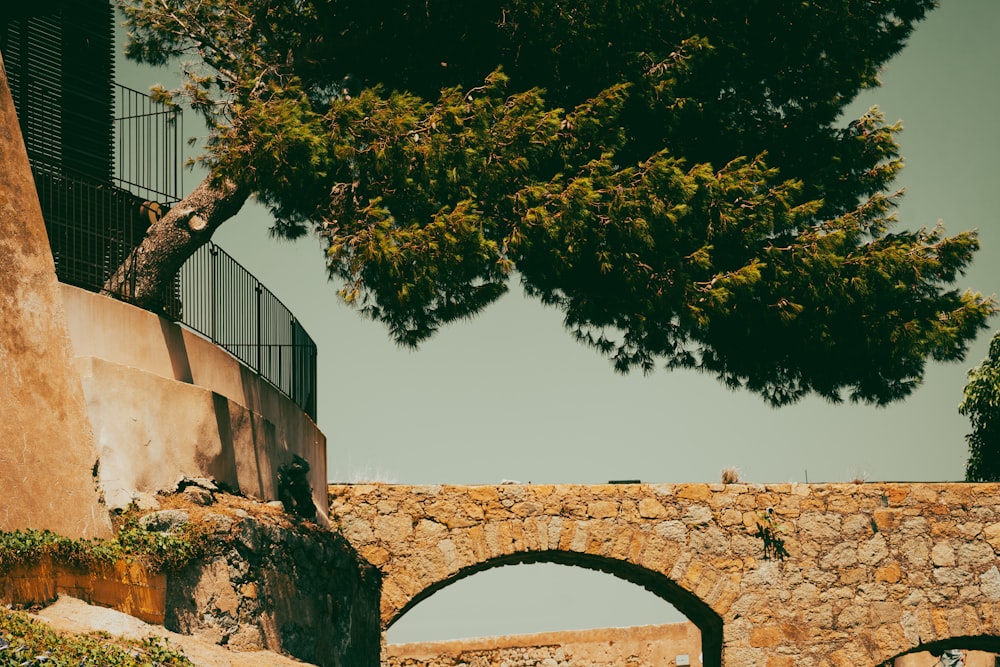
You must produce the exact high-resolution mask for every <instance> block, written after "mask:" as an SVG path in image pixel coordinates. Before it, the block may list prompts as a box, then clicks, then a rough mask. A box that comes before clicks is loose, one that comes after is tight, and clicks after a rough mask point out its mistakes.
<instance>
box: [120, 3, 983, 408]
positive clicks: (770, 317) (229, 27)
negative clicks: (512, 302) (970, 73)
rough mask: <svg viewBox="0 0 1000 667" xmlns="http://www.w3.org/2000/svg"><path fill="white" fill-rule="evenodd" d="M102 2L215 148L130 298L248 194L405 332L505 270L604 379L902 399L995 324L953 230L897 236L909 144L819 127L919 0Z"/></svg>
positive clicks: (863, 126)
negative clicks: (179, 78) (899, 181)
mask: <svg viewBox="0 0 1000 667" xmlns="http://www.w3.org/2000/svg"><path fill="white" fill-rule="evenodd" d="M120 2H121V5H122V9H123V11H124V13H125V16H126V18H127V24H128V26H129V30H130V40H131V41H130V44H129V47H128V53H129V55H130V56H131V57H133V58H135V59H136V60H138V61H140V62H146V63H153V64H163V63H166V62H167V61H168V60H170V59H171V58H173V57H176V56H192V55H193V56H195V62H196V64H195V65H194V66H191V67H189V68H188V71H187V79H186V83H185V85H184V86H183V88H181V89H180V90H174V91H166V90H157V91H155V92H156V95H157V97H158V98H159V99H161V100H163V101H165V102H168V103H187V104H189V105H190V106H191V107H192V108H194V109H195V110H196V111H198V112H199V113H200V114H201V115H202V116H203V117H204V119H205V120H206V122H207V124H208V127H209V130H210V134H209V138H208V141H207V144H206V146H205V149H206V150H205V154H204V156H203V158H202V162H203V164H204V165H205V166H207V167H208V169H209V172H210V176H209V177H208V178H207V179H206V181H205V182H204V183H202V184H201V185H200V186H199V188H197V189H196V190H195V191H194V192H193V193H192V195H191V196H190V197H188V198H187V199H186V200H185V201H182V202H181V203H180V204H179V205H177V206H175V207H174V208H173V209H172V210H171V211H170V213H169V214H168V215H167V216H164V218H163V219H162V220H161V222H160V223H159V225H158V226H157V228H154V230H153V231H152V232H151V234H150V236H149V238H148V239H147V242H145V243H144V244H143V246H141V247H140V249H139V250H138V251H137V255H136V257H135V258H133V259H134V263H135V264H136V265H137V266H138V267H139V280H138V284H139V286H140V294H139V297H140V299H141V297H142V293H144V292H145V290H146V289H147V286H148V287H149V289H150V290H152V289H153V288H155V286H156V285H158V284H162V283H163V281H164V280H166V279H169V277H170V276H171V275H172V273H173V271H175V270H176V267H177V266H179V263H180V262H182V261H183V259H184V258H186V257H187V256H188V255H189V254H190V253H191V252H193V248H194V247H197V245H198V244H200V243H203V242H204V239H207V238H208V236H210V235H211V233H212V231H214V229H215V228H217V227H218V225H219V224H221V223H222V222H224V221H225V220H226V219H228V218H229V217H231V216H232V215H234V214H235V212H236V211H237V210H239V208H240V206H242V204H243V202H244V201H245V200H246V199H247V198H248V197H249V196H254V197H256V198H257V199H258V200H260V201H261V202H263V203H264V204H265V205H266V206H267V207H268V208H269V210H270V212H271V214H272V215H273V217H274V220H275V223H274V232H275V233H276V234H277V235H280V236H285V237H296V236H299V235H302V234H305V233H309V232H310V231H314V230H315V231H316V232H318V234H319V235H320V236H321V238H322V239H323V240H324V242H325V244H326V250H327V264H328V268H329V271H330V273H331V275H332V276H334V277H336V278H338V279H339V280H341V281H342V284H343V288H342V289H341V290H340V296H341V297H342V299H343V300H344V301H346V302H347V303H349V304H352V305H353V306H355V307H356V308H358V309H359V310H360V311H361V312H363V313H365V314H367V315H368V316H370V317H372V318H375V319H376V320H379V321H381V322H384V323H385V324H386V326H387V327H388V329H389V332H390V334H391V335H392V336H393V338H394V339H395V340H397V341H399V342H400V343H403V344H407V345H417V344H418V343H419V342H420V341H422V340H424V339H426V338H427V337H428V336H430V335H432V334H433V333H434V332H435V331H436V330H437V329H438V328H439V327H440V326H442V325H443V324H445V323H448V322H450V321H453V320H455V319H459V318H463V317H468V316H470V315H473V314H475V313H477V312H479V311H480V310H482V309H483V308H484V307H486V306H487V305H488V304H490V303H491V302H493V301H495V300H496V299H497V298H498V297H499V296H500V295H501V294H503V293H504V292H505V290H506V289H507V285H508V281H509V280H511V278H512V276H515V275H516V276H518V277H519V278H520V280H521V282H522V284H523V285H524V287H525V289H526V291H527V292H528V293H529V294H530V295H533V296H535V297H537V298H539V299H540V300H542V301H543V302H544V303H547V304H552V305H555V306H557V307H558V308H560V309H561V310H562V311H563V312H564V314H565V324H566V326H567V328H568V329H569V330H570V332H571V333H572V334H573V335H574V336H576V337H577V338H578V339H579V340H581V341H583V342H585V343H586V344H588V345H590V346H592V347H594V348H596V349H597V350H598V351H600V352H601V353H603V354H606V355H607V356H608V357H609V358H610V359H611V360H612V362H613V364H614V367H615V368H616V369H617V370H619V371H623V372H624V371H628V370H631V369H635V368H638V369H641V370H643V371H650V370H652V369H654V368H655V367H656V366H657V365H658V364H662V365H664V366H666V367H667V368H696V369H700V370H703V371H705V372H708V373H712V374H714V375H716V376H717V377H718V378H719V379H720V380H721V381H722V382H724V383H726V384H727V385H729V386H731V387H734V388H736V387H742V388H746V389H749V390H751V391H754V392H757V393H759V394H761V395H762V396H763V397H764V398H765V399H766V400H767V401H769V402H770V403H772V404H775V405H781V404H785V403H790V402H792V401H795V400H797V399H799V398H800V397H802V396H804V395H806V394H808V393H810V392H814V393H816V394H818V395H820V396H823V397H825V398H827V399H829V400H831V401H839V400H842V399H843V398H850V399H852V400H861V401H867V402H873V403H877V404H883V403H887V402H889V401H893V400H896V399H899V398H902V397H904V396H906V395H907V394H908V393H909V392H911V391H912V390H913V388H914V387H915V386H916V385H917V384H918V383H919V381H920V380H921V378H922V376H923V372H924V366H925V364H926V361H927V360H928V359H929V358H933V359H939V360H949V359H957V358H960V357H961V356H962V355H963V354H964V352H965V350H966V347H967V344H968V342H969V341H970V340H971V339H973V338H974V337H975V335H976V334H977V332H978V331H980V330H981V329H982V328H983V327H984V325H985V322H986V319H987V318H988V317H989V315H990V314H992V313H993V311H994V304H993V302H992V300H990V299H986V298H984V297H982V296H980V295H979V294H972V293H968V292H966V293H960V292H959V291H957V290H956V289H954V288H953V287H952V285H953V283H954V281H955V280H956V278H957V277H958V276H960V275H961V274H962V272H963V271H964V269H965V268H966V266H967V265H968V264H969V262H970V261H971V259H972V257H973V254H974V252H975V250H976V249H977V248H978V241H977V238H976V236H975V234H974V233H972V232H965V233H960V234H957V235H955V236H947V235H945V233H944V231H943V230H942V229H940V228H934V229H930V230H927V229H922V230H919V231H890V229H891V227H892V225H893V223H894V222H895V220H894V217H893V213H892V211H893V208H894V207H895V206H896V204H897V202H898V199H899V197H900V193H899V192H894V191H892V190H891V189H890V186H891V183H892V181H893V179H894V177H895V176H896V174H897V173H898V171H899V170H900V168H901V166H902V162H901V160H900V158H899V155H898V146H897V143H896V134H897V133H898V132H899V130H900V127H899V126H898V125H890V124H886V122H885V121H884V119H883V118H882V116H881V115H880V114H879V113H878V111H877V109H873V110H871V111H870V112H869V113H867V114H865V115H864V116H862V117H861V118H859V119H856V120H854V121H852V122H849V123H846V124H843V125H841V124H839V123H840V121H839V120H838V119H839V115H840V113H841V111H842V109H843V108H844V106H845V105H846V104H848V103H849V102H850V101H851V100H852V99H854V97H855V96H856V94H857V93H858V91H859V90H861V89H863V88H867V87H872V86H875V85H877V83H878V80H877V74H878V71H879V68H880V67H881V66H882V65H883V64H884V63H886V62H887V61H888V60H889V58H890V57H891V56H892V55H893V54H895V53H897V52H898V51H899V50H900V49H901V48H902V46H903V44H904V42H905V40H906V38H907V36H908V35H909V34H910V32H911V31H912V29H913V26H914V24H915V23H916V22H918V21H919V20H920V19H921V18H923V16H924V15H925V13H926V12H927V11H929V10H930V9H931V8H932V6H933V4H934V3H933V0H844V1H843V2H837V3H821V2H801V1H798V0H796V1H792V0H748V1H746V2H740V3H732V2H728V1H727V2H722V1H721V0H673V1H667V0H660V1H658V2H652V1H650V0H631V1H630V2H627V3H626V2H614V1H611V2H609V1H608V0H574V2H572V3H566V2H560V1H559V0H532V1H528V0H481V1H479V2H465V1H464V0H420V2H416V1H413V0H404V1H402V2H399V1H394V2H379V1H378V0H363V1H362V0H168V1H164V0H120ZM119 278H120V276H119ZM110 287H113V285H110Z"/></svg>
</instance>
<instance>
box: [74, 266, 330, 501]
mask: <svg viewBox="0 0 1000 667" xmlns="http://www.w3.org/2000/svg"><path fill="white" fill-rule="evenodd" d="M62 297H63V305H64V309H65V312H66V319H67V322H68V324H69V332H70V338H71V340H72V347H73V354H74V356H75V357H76V366H77V368H78V369H79V370H80V374H81V377H82V379H83V390H84V393H85V395H86V399H87V409H88V411H89V414H90V418H91V422H92V423H93V427H94V434H95V436H96V440H97V446H98V449H99V452H100V480H101V484H102V486H103V489H104V493H105V498H106V501H107V503H108V504H109V505H110V506H111V507H121V506H124V505H127V504H128V503H129V502H130V501H131V499H132V498H133V497H134V496H135V494H136V493H137V492H145V493H149V492H155V491H157V490H160V489H164V488H169V487H172V486H173V485H174V484H175V483H176V482H177V480H178V478H179V477H181V476H204V477H211V478H213V479H216V480H218V481H220V482H223V483H225V484H227V485H229V486H230V487H232V488H234V489H238V490H239V491H240V492H242V493H245V494H248V495H251V496H254V497H257V498H261V499H265V500H273V499H275V498H277V489H276V473H277V469H278V467H279V466H280V465H282V464H284V463H287V462H288V461H290V460H291V458H292V455H293V454H298V455H299V456H301V457H303V458H304V459H306V460H307V461H308V462H309V465H310V467H311V470H310V483H311V485H312V488H313V499H314V501H315V503H316V506H317V508H318V509H319V510H320V512H322V513H323V515H324V517H325V515H326V485H325V484H326V483H325V475H326V438H325V436H324V435H323V434H322V432H320V430H319V429H318V428H317V427H316V425H315V424H314V423H313V422H312V420H311V419H309V417H308V416H307V415H305V413H304V412H303V411H302V409H301V408H299V407H298V406H297V405H295V403H293V402H292V401H291V400H289V399H288V398H286V397H285V396H284V395H282V394H281V393H280V392H279V391H278V390H277V389H275V388H274V387H272V386H271V385H270V384H268V383H267V382H266V381H264V380H262V379H261V378H260V377H259V376H258V375H257V374H256V373H254V372H253V371H251V370H249V369H248V368H246V367H245V366H243V365H242V364H240V363H239V361H237V360H236V359H235V358H234V357H232V356H231V355H230V354H229V353H227V352H226V351H225V350H223V349H221V348H219V347H218V346H216V345H215V344H213V343H211V342H210V341H208V340H206V339H204V338H202V337H201V336H199V335H198V334H195V333H193V332H191V331H189V330H187V329H185V328H183V327H181V326H179V325H177V324H175V323H173V322H170V321H168V320H166V319H164V318H162V317H158V316H157V315H154V314H152V313H150V312H147V311H145V310H142V309H139V308H135V307H133V306H130V305H128V304H126V303H122V302H120V301H116V300H114V299H110V298H107V297H103V296H100V295H97V294H93V293H90V292H87V291H85V290H81V289H77V288H75V287H71V286H68V285H62Z"/></svg>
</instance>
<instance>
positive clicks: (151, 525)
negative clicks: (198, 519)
mask: <svg viewBox="0 0 1000 667" xmlns="http://www.w3.org/2000/svg"><path fill="white" fill-rule="evenodd" d="M190 520H191V516H190V515H189V514H188V513H187V512H185V511H184V510H160V511H158V512H152V513H151V514H147V515H146V516H144V517H142V518H141V519H139V525H140V526H142V527H143V528H145V529H146V530H148V531H151V532H154V533H166V532H169V531H171V530H174V529H176V528H180V527H181V526H183V525H184V524H186V523H188V522H189V521H190Z"/></svg>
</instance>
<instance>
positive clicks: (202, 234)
mask: <svg viewBox="0 0 1000 667" xmlns="http://www.w3.org/2000/svg"><path fill="white" fill-rule="evenodd" d="M249 195H250V192H249V190H247V189H245V188H241V187H239V186H237V185H236V184H235V183H233V182H232V181H230V180H221V181H214V180H213V178H212V176H211V175H210V176H208V177H206V178H205V180H203V181H202V182H201V183H200V184H199V185H198V187H196V188H195V189H194V190H193V191H192V192H191V194H189V195H188V196H187V197H185V198H184V199H182V200H181V201H179V202H177V203H176V204H174V205H173V207H171V209H170V210H169V211H167V213H166V215H164V216H163V217H162V218H160V219H159V220H157V221H156V222H154V223H153V224H152V226H150V228H149V229H148V230H147V232H146V236H145V237H144V238H143V239H142V242H141V243H140V244H139V245H138V246H137V247H136V248H135V249H134V250H133V251H132V252H131V254H130V255H129V256H128V258H127V259H126V260H125V262H124V263H122V265H121V266H119V267H118V270H117V271H115V273H114V274H113V275H112V276H111V277H110V278H108V280H107V282H106V283H105V284H104V289H103V290H101V293H102V294H105V295H109V296H114V297H117V298H120V299H123V300H125V301H128V302H129V303H133V304H135V305H137V306H139V307H141V308H146V309H147V310H152V311H160V310H162V309H163V306H164V303H165V300H166V299H167V298H168V295H169V294H170V288H171V286H172V283H173V280H174V277H175V276H176V275H177V272H178V271H179V270H180V268H181V266H182V265H183V264H184V262H185V261H187V259H188V258H189V257H191V255H193V254H194V252H195V251H196V250H197V249H198V248H200V247H201V246H203V245H205V244H206V243H207V242H208V240H209V239H210V238H212V234H213V233H214V232H215V230H216V229H218V228H219V225H221V224H222V223H224V222H225V221H226V220H228V219H230V218H231V217H233V216H234V215H236V214H237V213H238V212H239V210H240V209H241V208H242V207H243V204H244V202H246V200H247V198H248V197H249Z"/></svg>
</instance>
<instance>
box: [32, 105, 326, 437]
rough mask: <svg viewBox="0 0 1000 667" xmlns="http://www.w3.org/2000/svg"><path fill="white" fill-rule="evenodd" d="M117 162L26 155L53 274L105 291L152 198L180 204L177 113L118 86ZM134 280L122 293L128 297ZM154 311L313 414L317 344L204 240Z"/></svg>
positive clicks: (145, 220) (139, 232)
mask: <svg viewBox="0 0 1000 667" xmlns="http://www.w3.org/2000/svg"><path fill="white" fill-rule="evenodd" d="M116 108H117V110H118V112H117V114H116V118H115V133H114V143H115V146H114V147H115V156H116V157H115V169H114V174H113V175H112V178H111V181H110V182H107V181H105V180H103V179H98V178H95V177H93V176H88V175H81V174H75V173H69V172H67V170H65V169H64V168H63V165H62V164H61V162H60V161H54V160H53V161H50V160H48V159H46V156H45V155H35V156H30V157H31V158H32V159H31V163H32V171H33V172H34V176H35V185H36V188H37V190H38V197H39V202H40V203H41V207H42V213H43V217H44V218H45V224H46V228H47V230H48V234H49V243H50V245H51V247H52V255H53V258H54V259H55V264H56V274H57V276H58V277H59V280H61V281H62V282H65V283H68V284H71V285H75V286H77V287H81V288H84V289H87V290H90V291H95V292H98V291H102V290H103V289H104V286H105V284H106V283H107V281H108V279H109V278H110V277H111V276H112V275H113V274H114V273H115V272H116V271H117V270H118V269H119V267H121V266H122V265H123V264H125V263H126V261H127V260H128V258H129V256H130V254H131V252H132V250H133V249H135V247H136V246H138V245H139V243H140V242H141V241H142V239H143V237H144V236H145V233H146V229H147V228H148V226H149V224H150V207H151V206H150V205H151V203H153V202H156V203H157V204H159V207H160V209H161V211H165V210H167V208H168V207H169V206H170V205H171V204H173V203H175V202H177V201H178V200H179V199H180V193H181V192H182V187H183V186H182V183H181V172H182V166H181V142H180V137H181V134H180V133H179V131H180V127H179V126H180V123H181V116H180V111H179V110H178V109H171V108H167V107H165V106H163V105H160V104H157V103H155V102H153V101H152V100H150V99H149V98H148V97H146V96H145V95H143V94H142V93H139V92H137V91H134V90H132V89H130V88H126V87H125V86H118V87H117V95H116ZM134 287H135V285H134V281H132V282H131V284H130V283H129V281H126V283H125V285H124V287H123V289H122V290H121V292H122V293H121V294H117V295H116V296H117V297H118V298H120V299H122V300H123V301H128V300H129V298H128V296H129V294H134V293H135V289H134ZM157 300H158V301H159V307H158V308H157V310H158V311H159V312H160V313H162V314H164V315H166V316H168V317H170V318H172V319H174V320H176V321H178V322H180V323H182V324H184V325H185V326H187V327H189V328H190V329H193V330H194V331H197V332H198V333H200V334H202V335H203V336H205V337H206V338H208V339H210V340H211V341H212V342H214V343H215V344H216V345H218V346H220V347H222V348H223V349H225V350H227V351H228V352H229V353H230V354H232V355H233V356H234V357H236V358H237V359H239V360H240V361H241V362H243V363H244V364H245V365H246V366H248V367H249V368H251V369H252V370H253V371H255V372H256V373H257V374H259V375H260V376H261V377H262V378H264V379H265V380H267V381H268V382H270V383H271V384H272V385H274V386H275V387H276V388H277V389H278V390H279V391H281V392H282V393H284V394H285V395H286V396H288V397H289V398H290V399H291V400H293V401H294V402H295V403H296V404H297V405H298V406H299V407H300V408H302V410H303V411H304V412H306V413H307V414H308V415H309V416H310V417H312V418H313V419H315V418H316V344H315V343H314V342H313V340H312V339H311V338H310V337H309V335H308V334H307V333H306V332H305V330H304V329H303V328H302V325H301V324H300V323H299V321H298V320H297V319H296V318H295V316H294V315H292V313H291V312H290V311H289V310H288V309H287V308H286V307H285V306H284V304H282V303H281V301H280V300H278V298H277V297H275V296H274V294H272V293H271V291H270V290H268V289H267V288H266V287H265V286H264V285H263V284H261V282H260V281H259V280H257V278H255V277H254V276H253V275H251V274H250V272H248V271H247V270H246V269H245V268H243V266H241V265H240V264H239V263H238V262H237V261H236V260H235V259H233V258H232V257H230V256H229V255H228V254H227V253H226V252H225V251H223V250H222V249H221V248H219V247H218V246H217V245H215V244H213V243H211V242H209V244H207V245H206V246H203V247H202V248H200V249H199V250H197V251H196V252H195V254H194V255H193V256H192V257H191V258H190V259H189V260H188V261H187V262H186V263H185V264H184V266H183V267H181V270H180V271H179V273H178V275H177V277H176V278H175V279H174V281H173V284H172V285H171V286H169V287H168V288H167V290H166V293H164V294H161V295H160V296H159V297H158V299H157Z"/></svg>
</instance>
